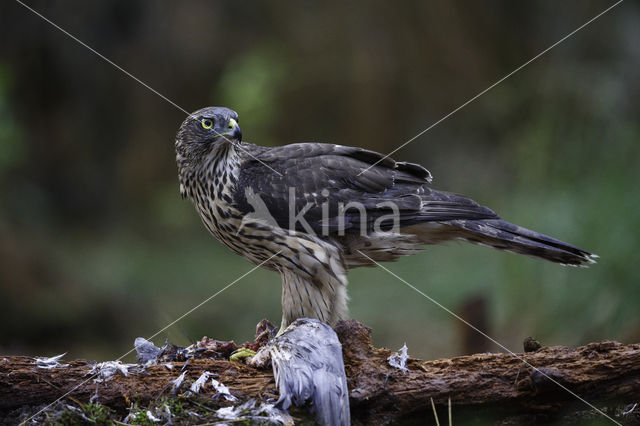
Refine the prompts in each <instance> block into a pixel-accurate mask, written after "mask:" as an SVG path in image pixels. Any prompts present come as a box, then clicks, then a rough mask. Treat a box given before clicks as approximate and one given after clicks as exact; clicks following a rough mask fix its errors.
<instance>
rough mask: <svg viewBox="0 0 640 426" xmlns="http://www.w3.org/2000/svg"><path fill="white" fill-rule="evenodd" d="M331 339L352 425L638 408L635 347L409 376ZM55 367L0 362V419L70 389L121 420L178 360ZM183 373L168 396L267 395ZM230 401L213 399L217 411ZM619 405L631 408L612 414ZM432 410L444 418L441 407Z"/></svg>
mask: <svg viewBox="0 0 640 426" xmlns="http://www.w3.org/2000/svg"><path fill="white" fill-rule="evenodd" d="M336 332H337V333H338V336H339V337H340V341H341V342H342V345H343V355H344V361H345V370H346V374H347V378H348V386H349V391H350V405H351V412H352V420H354V421H362V422H367V423H369V422H382V421H388V420H394V419H399V418H411V417H412V416H420V417H421V418H425V417H424V416H425V413H426V412H429V413H430V414H429V416H433V414H431V411H432V409H431V399H433V400H434V402H435V404H436V405H437V406H439V407H442V406H445V405H446V404H447V403H448V400H449V399H450V400H451V404H452V405H453V416H454V418H458V419H460V418H461V417H465V416H469V415H473V416H476V417H481V418H485V417H486V418H490V419H493V420H496V419H498V420H500V419H502V420H504V419H505V418H507V417H510V418H513V416H527V418H530V417H531V416H534V417H535V418H537V419H541V418H549V417H554V416H560V415H562V416H566V415H568V414H571V415H573V414H575V413H577V412H583V413H586V414H585V415H589V416H599V415H601V414H599V413H597V412H596V411H595V410H593V409H592V408H591V407H589V406H588V405H586V404H585V403H584V402H581V401H580V400H579V399H578V398H577V397H576V396H575V395H578V396H580V397H581V398H583V399H585V400H587V401H589V402H590V403H592V404H594V405H595V406H596V407H598V409H603V408H604V409H606V410H608V411H607V413H606V414H607V415H609V416H611V417H615V416H617V417H615V418H616V420H617V421H627V420H629V421H630V420H631V419H632V418H633V419H636V417H634V416H637V415H638V412H639V411H640V410H637V409H635V408H633V404H634V403H636V402H638V401H640V344H631V345H623V344H620V343H616V342H600V343H591V344H589V345H586V346H582V347H578V348H568V347H563V346H553V347H545V348H541V349H539V350H537V351H535V352H527V353H521V354H517V357H514V356H513V355H510V354H476V355H470V356H461V357H455V358H451V359H440V360H435V361H421V360H418V359H414V358H410V359H409V360H408V362H407V364H406V367H407V368H408V370H409V371H402V370H401V369H398V368H396V367H392V366H391V365H389V362H388V360H387V359H388V357H389V356H391V355H392V352H391V351H389V350H387V349H378V348H374V347H373V346H372V345H371V341H370V336H369V334H370V329H368V328H367V327H365V326H363V325H362V324H360V323H358V322H357V321H354V320H351V321H346V322H341V323H339V324H338V326H337V327H336ZM523 361H526V363H525V362H523ZM60 362H64V364H68V365H67V366H61V367H53V368H43V367H42V366H38V365H36V362H35V360H34V358H31V357H25V356H8V357H4V358H1V359H0V412H2V413H3V414H4V415H5V416H7V415H9V413H11V412H12V411H14V410H16V409H19V408H20V407H24V406H28V407H31V408H32V411H33V412H35V411H37V410H36V409H37V408H38V407H42V406H43V405H44V404H46V403H49V402H52V401H54V400H56V399H57V398H59V397H60V396H62V395H63V394H65V393H66V392H68V391H70V390H71V389H74V388H75V389H74V390H73V392H72V393H71V394H70V395H69V396H67V397H66V398H65V399H66V400H67V401H72V402H74V403H86V402H88V401H89V400H90V399H91V398H92V397H94V399H93V401H94V402H99V403H100V404H102V405H105V406H107V407H109V408H111V409H113V410H116V411H117V412H120V413H126V412H127V410H128V408H129V407H130V406H131V404H132V403H134V402H135V403H137V404H138V405H139V406H145V405H146V404H150V403H153V401H157V400H158V399H159V398H161V397H163V396H171V395H173V389H172V384H171V383H172V382H173V381H174V380H176V379H177V378H178V377H179V376H180V375H181V374H182V372H183V371H182V369H183V367H184V365H185V362H184V361H180V360H176V361H173V362H171V363H170V365H169V366H170V367H172V368H171V369H170V368H169V366H167V363H159V364H158V365H152V366H148V367H145V368H142V367H140V366H136V367H132V366H130V368H129V370H127V374H126V375H125V374H124V373H123V371H118V370H117V369H116V371H115V372H114V374H112V375H109V376H107V377H102V379H101V380H102V381H100V382H96V381H95V379H96V377H93V376H91V375H90V374H89V373H90V371H91V370H92V369H93V368H94V367H95V363H89V362H87V361H83V360H76V361H60ZM532 366H535V367H536V368H533V367H532ZM94 371H95V370H94ZM185 371H186V374H185V377H184V383H185V384H186V385H187V386H186V388H184V387H183V389H182V390H180V389H178V393H180V392H184V391H185V390H186V389H188V386H189V385H190V384H191V383H192V382H193V381H195V380H196V379H197V378H198V377H200V376H201V374H202V373H203V372H205V371H208V372H209V373H211V374H212V377H215V378H216V380H217V381H219V382H220V383H222V384H224V385H225V386H227V387H228V388H229V389H230V391H231V394H232V395H233V396H235V397H237V398H238V400H239V401H240V402H242V401H247V400H249V399H251V398H255V399H257V400H258V401H261V400H264V399H265V398H268V397H271V398H277V391H276V390H275V382H274V380H273V374H272V371H271V369H266V370H261V369H256V368H253V367H250V366H247V365H245V364H242V363H235V362H229V361H226V360H219V359H218V360H216V359H209V358H201V359H197V358H193V359H190V360H189V362H188V365H187V367H186V368H185ZM97 378H98V379H100V378H101V376H98V377H97ZM556 382H557V383H556ZM560 385H561V386H560ZM563 387H564V389H563ZM569 391H571V392H572V393H574V394H575V395H572V394H571V393H570V392H569ZM214 394H215V390H214V389H213V388H212V387H208V388H206V387H205V388H204V389H203V390H202V392H201V395H204V396H206V397H211V396H213V395H214ZM238 403H239V402H235V403H234V402H230V401H226V400H224V399H219V401H218V404H219V405H220V406H225V405H234V404H238ZM627 405H630V406H631V407H632V409H631V410H629V409H627V410H626V411H627V413H626V414H624V415H622V412H623V411H625V410H624V407H625V406H627ZM616 410H617V412H616ZM440 411H442V414H443V415H444V413H445V410H440ZM480 413H481V414H480ZM541 416H542V417H541ZM431 418H432V417H431Z"/></svg>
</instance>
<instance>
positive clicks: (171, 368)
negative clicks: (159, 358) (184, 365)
mask: <svg viewBox="0 0 640 426" xmlns="http://www.w3.org/2000/svg"><path fill="white" fill-rule="evenodd" d="M164 366H165V367H167V370H173V364H171V363H170V362H168V363H166V364H165V365H164Z"/></svg>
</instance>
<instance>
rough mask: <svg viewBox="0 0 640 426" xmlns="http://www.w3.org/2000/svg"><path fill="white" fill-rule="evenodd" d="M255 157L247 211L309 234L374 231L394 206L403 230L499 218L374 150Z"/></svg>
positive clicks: (242, 198) (268, 152) (311, 148)
mask: <svg viewBox="0 0 640 426" xmlns="http://www.w3.org/2000/svg"><path fill="white" fill-rule="evenodd" d="M248 146H249V145H248ZM250 146H253V145H250ZM253 147H255V146H253ZM248 149H249V148H248ZM252 154H254V157H255V158H249V159H247V161H246V162H245V163H244V164H243V167H242V172H241V174H240V179H239V184H238V187H237V188H236V192H235V200H234V201H235V202H236V203H237V204H238V205H239V206H241V210H243V211H246V212H253V211H257V209H256V206H255V204H256V203H255V202H256V201H258V202H260V203H263V205H264V207H265V208H266V210H267V211H268V213H269V214H270V216H271V217H272V218H273V219H274V220H275V221H276V222H277V223H278V225H279V226H281V227H283V228H291V227H292V225H293V227H295V229H297V230H300V231H304V230H307V229H305V228H304V226H305V224H308V226H310V227H311V229H312V230H313V231H314V232H316V233H321V232H322V233H327V232H328V233H330V232H335V231H337V230H338V229H344V230H345V231H346V232H352V231H353V232H357V231H358V230H359V229H361V226H364V227H366V229H371V228H372V227H373V224H374V223H375V222H376V221H377V220H378V219H379V218H382V217H383V216H386V217H388V216H389V215H390V214H391V213H394V210H393V209H397V210H396V211H395V212H397V213H398V216H399V220H400V226H408V225H411V224H414V223H420V222H425V221H441V220H452V219H461V218H464V219H474V218H493V217H496V215H495V213H493V212H492V211H491V210H489V209H487V208H485V207H481V206H479V205H478V204H477V203H475V202H473V201H471V200H469V199H467V198H464V197H460V196H456V195H453V194H446V193H441V192H436V191H433V190H431V189H429V188H427V187H426V186H425V185H426V184H427V183H429V182H430V180H431V175H430V173H429V172H428V171H427V170H426V169H425V168H424V167H422V166H420V165H417V164H412V163H405V162H396V161H394V160H393V159H391V158H389V157H385V156H383V155H382V154H379V153H376V152H373V151H368V150H365V149H361V148H354V147H346V146H342V145H332V144H320V143H300V144H292V145H285V146H282V147H276V148H262V147H255V149H254V151H253V152H252ZM258 160H259V161H258ZM267 166H268V167H267ZM251 194H253V195H251ZM248 195H251V196H248ZM252 197H254V199H253V200H252ZM257 197H259V199H258V198H257ZM392 206H393V207H392ZM299 219H304V223H303V221H302V220H299ZM386 225H387V226H388V227H391V226H392V225H393V222H392V221H391V220H389V221H388V223H387V224H386ZM384 226H385V225H384V224H383V226H382V228H383V229H384Z"/></svg>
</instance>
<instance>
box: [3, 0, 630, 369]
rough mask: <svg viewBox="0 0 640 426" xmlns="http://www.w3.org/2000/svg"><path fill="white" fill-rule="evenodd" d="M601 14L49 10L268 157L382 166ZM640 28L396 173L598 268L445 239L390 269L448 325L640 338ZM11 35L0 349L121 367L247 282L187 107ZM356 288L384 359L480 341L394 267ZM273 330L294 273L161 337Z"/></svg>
mask: <svg viewBox="0 0 640 426" xmlns="http://www.w3.org/2000/svg"><path fill="white" fill-rule="evenodd" d="M607 5H608V4H607V3H605V2H603V1H591V2H579V3H578V2H570V3H563V4H557V3H556V2H551V1H543V2H536V3H535V4H532V3H517V4H516V3H513V2H507V1H495V2H490V3H482V4H475V3H468V2H445V1H441V2H428V3H427V2H407V3H406V4H405V5H404V6H403V7H390V6H389V5H388V4H387V3H385V2H382V1H376V2H368V3H366V4H364V3H363V4H360V6H358V4H357V3H352V4H351V3H350V4H349V5H343V4H342V3H339V2H326V3H324V2H323V3H299V4H295V5H292V4H290V3H286V2H285V3H269V2H255V3H252V4H251V7H249V6H248V5H240V4H235V3H233V2H213V3H212V2H206V1H196V0H193V1H189V2H186V3H180V4H178V3H174V2H141V1H134V2H129V1H111V2H100V3H97V4H92V5H86V4H84V3H83V2H73V6H72V5H70V4H69V3H51V2H44V1H42V2H38V1H36V2H33V7H35V8H36V9H38V10H41V11H42V12H43V13H45V14H46V15H47V16H49V17H50V18H51V19H53V20H54V21H55V22H57V23H59V24H60V25H61V26H62V27H63V28H66V29H67V30H69V31H71V32H72V33H74V34H75V35H77V36H78V37H79V38H80V39H82V40H84V41H86V42H87V43H88V44H89V45H91V46H93V47H95V48H96V49H98V50H99V51H100V52H101V53H103V54H105V55H106V56H107V57H109V58H111V59H113V60H114V61H115V62H117V63H118V64H120V65H121V66H123V67H124V68H125V69H127V70H129V71H130V72H132V73H133V74H134V75H136V76H137V77H139V78H141V79H142V80H143V81H145V82H146V83H148V84H149V85H151V86H152V87H154V88H155V89H157V90H159V91H160V92H161V93H163V94H164V95H166V96H168V97H169V98H171V99H172V100H174V101H176V102H177V103H178V104H180V105H181V106H183V107H185V108H186V109H188V110H191V109H196V108H199V107H202V106H204V105H208V104H218V105H220V104H223V105H226V106H229V107H231V108H234V109H236V110H237V111H238V112H239V114H240V124H241V127H242V129H243V133H244V135H245V138H246V139H247V140H249V141H251V142H254V143H259V144H272V145H277V144H284V143H292V142H299V141H309V140H316V141H325V142H334V143H341V144H349V145H358V146H362V147H367V148H370V149H375V150H379V151H384V152H389V151H391V150H393V149H395V148H396V147H397V146H399V145H400V144H401V143H403V142H405V141H406V140H408V139H409V138H411V137H413V136H414V135H415V134H417V133H418V132H420V131H422V130H423V129H425V128H426V127H427V126H429V125H430V124H432V123H434V122H435V121H437V120H438V119H440V118H441V117H442V116H444V115H445V114H447V113H448V112H450V111H451V110H453V109H454V108H456V107H457V106H459V105H461V104H462V103H463V102H465V101H466V100H467V99H469V98H470V97H472V96H473V95H475V94H476V93H478V92H479V91H480V90H482V89H484V88H486V87H487V86H488V85H490V84H491V83H493V82H494V81H496V80H497V79H498V78H500V77H502V76H503V75H505V74H506V73H508V72H510V71H512V70H513V69H515V67H517V66H519V65H520V64H522V63H523V62H525V61H526V60H528V59H530V58H531V57H533V56H534V55H536V54H537V53H539V52H540V51H541V50H542V49H544V48H546V47H547V46H549V45H550V44H552V43H554V42H555V41H557V40H558V39H560V38H561V37H562V36H564V35H565V34H567V33H568V32H570V31H571V30H573V29H574V28H576V27H578V26H579V25H581V24H582V23H584V22H585V21H586V20H588V19H589V18H590V17H592V16H594V15H595V14H596V13H598V12H599V11H601V10H602V9H604V8H605V7H606V6H607ZM72 9H73V11H74V14H73V15H71V14H70V13H69V11H70V10H72ZM639 17H640V12H639V10H638V6H637V5H635V4H633V3H624V4H623V5H621V6H619V7H618V9H614V10H613V11H612V12H611V13H610V14H608V15H606V16H604V17H602V18H601V19H600V20H599V21H596V22H595V23H593V24H592V25H591V26H589V27H587V28H585V29H584V30H583V31H582V32H580V33H578V34H576V35H575V36H574V37H572V38H570V39H569V40H567V41H565V42H564V43H563V44H562V45H560V46H558V47H557V48H555V49H554V50H553V51H551V52H550V53H549V54H547V55H545V56H543V57H542V58H540V59H538V60H537V61H536V62H534V63H532V64H531V65H529V66H528V67H526V68H525V69H523V70H522V71H520V72H519V73H518V74H516V75H514V76H513V77H511V78H510V79H508V80H506V81H505V82H503V83H502V84H500V85H499V86H497V87H496V88H494V89H493V90H492V91H490V92H488V93H487V94H485V95H484V96H483V97H481V98H480V99H478V100H477V101H475V102H474V103H472V104H470V105H468V106H467V107H466V108H465V109H463V110H461V111H459V112H458V113H456V114H455V115H453V116H452V117H450V118H449V119H448V120H446V121H444V122H442V123H441V124H439V125H438V126H436V127H434V128H433V129H432V130H430V131H429V132H427V133H426V134H425V135H423V136H421V137H420V138H418V139H417V140H415V141H414V142H412V143H411V144H409V145H408V146H407V147H406V148H405V149H403V150H400V151H399V152H397V153H396V154H395V155H394V157H395V158H397V159H400V160H409V161H414V162H419V163H422V164H424V165H425V166H427V167H428V168H429V169H430V170H431V172H432V173H433V174H434V175H435V177H436V180H435V182H434V187H436V188H438V189H443V190H451V191H455V192H459V193H464V194H466V195H469V196H471V197H472V198H474V199H476V200H477V201H479V202H481V203H483V204H486V205H488V206H490V207H491V208H493V209H495V210H496V211H497V212H498V213H500V214H501V216H502V217H504V218H505V219H506V220H509V221H511V222H514V223H518V224H520V225H523V226H526V227H529V228H532V229H535V230H538V231H540V232H544V233H547V234H550V235H553V236H555V237H558V238H560V239H562V240H565V241H568V242H571V243H574V244H576V245H578V246H580V247H583V248H585V249H588V250H592V251H594V252H596V253H597V254H599V255H600V256H601V261H600V262H599V263H598V264H597V265H595V266H593V267H591V268H589V269H577V268H564V267H561V266H558V265H553V264H547V263H544V262H542V261H538V260H533V259H527V258H523V257H519V256H515V255H512V254H505V253H498V252H495V251H491V250H489V249H486V248H483V247H475V246H469V245H463V244H454V243H452V244H449V245H447V246H438V247H428V248H427V249H426V250H425V252H424V253H423V254H420V255H417V256H413V257H411V258H407V259H403V260H401V261H399V262H398V263H396V264H390V265H386V266H387V267H388V268H390V269H391V270H392V271H393V272H394V273H396V274H398V275H399V276H401V277H402V278H403V279H405V280H406V281H407V282H409V283H411V284H412V285H415V286H416V287H418V288H420V289H421V290H422V291H424V292H425V293H426V294H428V295H429V296H430V297H432V298H433V299H435V300H437V301H438V302H439V303H441V304H442V305H444V306H446V307H448V308H450V309H452V310H453V311H456V312H461V310H462V306H463V305H464V304H465V303H467V302H468V301H469V300H472V299H474V298H478V297H480V298H481V300H484V301H485V302H486V317H487V318H486V324H487V325H486V328H487V332H488V333H489V334H491V335H492V336H494V337H495V338H496V339H497V340H499V341H501V342H503V343H504V344H505V345H506V346H508V347H509V348H511V349H513V350H520V348H521V342H522V339H523V338H524V337H526V336H529V335H533V336H535V337H536V338H538V339H539V340H540V341H541V342H542V343H543V344H548V345H550V344H567V345H577V344H584V343H587V342H590V341H594V340H603V339H616V340H621V341H638V340H640V319H639V317H638V314H637V312H638V308H637V306H638V303H639V302H640V286H639V285H638V284H639V281H640V276H639V275H640V274H639V272H638V270H637V269H635V267H634V263H635V262H634V257H635V255H636V253H638V252H640V238H639V234H638V232H637V230H638V229H640V192H639V191H638V182H640V171H639V168H638V166H637V164H636V163H637V162H638V159H639V158H640V145H639V144H638V139H639V136H640V125H639V123H638V120H637V117H638V116H640V114H639V113H640V108H639V106H638V101H637V99H640V96H638V95H639V92H640V85H639V83H638V80H637V79H636V78H631V76H635V73H636V71H637V69H638V65H640V64H639V63H640V51H639V47H638V44H637V43H636V42H635V40H636V38H637V19H638V18H639ZM0 32H1V33H2V38H1V40H2V41H1V42H0V43H1V44H0V292H1V293H0V312H1V314H0V320H1V321H2V323H3V327H2V328H1V329H0V330H1V332H0V352H3V353H20V354H42V355H52V354H56V353H61V352H69V355H68V357H71V358H73V357H80V356H83V357H90V358H102V359H107V358H108V359H113V358H115V357H117V356H120V355H121V354H122V353H124V352H126V351H128V350H129V349H130V348H131V346H132V343H133V339H134V338H135V337H136V336H149V335H152V334H153V333H155V332H156V331H157V330H159V329H161V328H163V327H164V326H165V325H167V324H169V323H170V322H172V321H173V320H175V319H176V318H179V317H180V316H181V315H182V314H183V313H185V312H186V311H188V310H189V309H191V308H192V307H194V306H196V305H197V304H199V303H200V302H201V301H203V300H204V299H205V298H207V297H209V296H211V295H213V294H215V293H216V292H218V291H219V290H221V289H223V288H224V287H225V286H226V285H228V284H229V283H231V282H233V281H234V280H236V279H237V278H239V277H240V276H242V275H243V274H244V273H246V272H247V271H249V270H250V269H251V268H252V265H250V264H249V263H248V262H246V261H244V260H243V259H241V258H240V257H238V256H236V255H234V254H232V253H231V252H229V251H228V250H227V249H225V248H224V247H222V246H221V245H220V244H219V243H217V242H216V241H215V240H214V239H213V238H212V237H210V236H208V235H207V234H206V231H205V229H204V227H203V226H202V225H201V224H200V223H199V220H198V218H197V216H196V213H195V211H194V210H193V208H192V206H191V205H190V204H189V203H188V202H186V201H183V200H181V199H180V197H179V194H178V188H177V181H176V177H175V174H176V168H175V164H174V159H173V156H174V154H173V138H174V135H175V132H176V130H177V128H178V126H179V125H180V123H181V122H182V120H183V119H184V116H183V114H182V113H181V112H180V111H178V110H176V109H174V108H173V107H172V106H171V105H169V104H167V103H166V102H164V101H163V100H162V99H160V98H159V97H157V96H155V95H154V94H153V93H151V92H149V91H147V90H146V89H144V88H143V87H141V86H139V85H138V84H137V83H135V82H134V81H132V80H131V79H129V78H127V77H126V76H124V75H123V74H122V73H120V72H119V71H118V70H116V69H114V68H113V67H111V66H109V65H108V64H106V63H104V62H103V61H101V60H100V59H98V58H97V57H95V55H93V54H92V53H91V52H89V51H88V50H86V49H84V48H82V47H81V46H78V45H77V44H75V43H74V42H73V41H71V40H70V39H68V38H66V37H64V36H63V35H61V34H60V33H59V32H56V31H55V30H54V29H53V28H51V27H50V26H48V25H47V24H46V23H44V22H42V21H41V20H39V19H38V18H37V17H35V16H33V15H31V14H29V13H28V12H27V11H26V10H24V9H23V8H21V7H20V6H19V5H11V4H3V5H2V13H1V14H0ZM349 292H350V296H351V303H350V308H351V315H352V316H353V317H354V318H357V319H358V320H360V321H362V322H364V323H365V324H367V325H369V326H371V327H372V328H373V330H374V332H373V336H374V343H376V344H377V345H383V346H387V347H391V348H392V349H397V348H399V347H400V346H402V344H403V343H404V342H407V344H408V347H409V353H410V354H411V355H414V356H421V357H443V356H451V355H457V354H460V353H462V352H463V351H464V349H463V347H464V345H463V343H464V342H463V341H462V340H463V337H462V336H463V335H464V326H463V325H461V323H460V322H459V321H458V320H456V319H455V318H453V317H451V316H450V315H449V314H448V313H446V312H445V311H443V310H442V309H441V308H439V307H437V306H436V305H434V304H433V303H431V302H430V301H428V300H426V299H424V298H423V297H421V296H420V295H418V294H417V293H415V292H414V291H413V290H412V289H410V288H408V287H407V286H406V285H405V284H403V283H402V282H400V281H398V280H397V279H395V278H394V277H392V276H391V275H389V274H388V273H386V272H385V271H384V270H382V269H379V268H365V269H360V270H354V271H352V272H351V274H350V286H349ZM280 315H281V313H280V282H279V277H277V276H276V274H274V273H271V272H268V271H263V270H257V271H255V272H253V273H251V274H249V275H247V276H246V277H244V278H242V279H241V280H239V281H238V282H237V283H236V284H234V285H233V286H231V287H229V288H228V289H227V290H225V291H223V292H222V293H220V294H219V295H218V296H216V297H215V298H213V299H212V300H210V301H209V302H207V303H206V304H205V305H204V306H202V307H200V308H199V309H197V310H195V311H194V312H193V313H192V314H190V315H189V316H187V317H186V318H184V319H182V320H181V321H180V322H178V323H177V324H175V325H173V326H172V327H170V328H169V329H168V330H166V331H164V332H162V333H161V334H160V335H158V336H157V337H156V338H155V339H154V340H155V342H156V343H157V344H160V343H162V341H163V340H164V339H165V338H169V340H171V341H172V342H173V343H176V344H186V343H188V342H190V341H193V340H196V339H199V338H200V337H202V336H203V335H208V336H211V337H215V338H219V339H235V340H236V341H239V342H242V341H244V340H251V339H252V335H253V329H254V326H255V324H256V323H257V322H258V321H259V320H260V319H262V318H263V317H267V318H269V319H271V320H272V321H274V322H278V321H279V319H280ZM489 349H491V350H497V349H498V348H496V347H492V346H489Z"/></svg>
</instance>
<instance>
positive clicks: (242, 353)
mask: <svg viewBox="0 0 640 426" xmlns="http://www.w3.org/2000/svg"><path fill="white" fill-rule="evenodd" d="M255 354H256V351H253V350H251V349H249V348H240V349H238V350H237V351H235V352H233V353H232V354H231V356H230V357H229V361H231V362H243V360H247V361H248V360H249V358H251V357H253V356H254V355H255Z"/></svg>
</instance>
